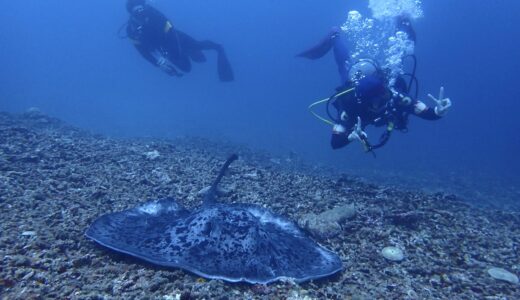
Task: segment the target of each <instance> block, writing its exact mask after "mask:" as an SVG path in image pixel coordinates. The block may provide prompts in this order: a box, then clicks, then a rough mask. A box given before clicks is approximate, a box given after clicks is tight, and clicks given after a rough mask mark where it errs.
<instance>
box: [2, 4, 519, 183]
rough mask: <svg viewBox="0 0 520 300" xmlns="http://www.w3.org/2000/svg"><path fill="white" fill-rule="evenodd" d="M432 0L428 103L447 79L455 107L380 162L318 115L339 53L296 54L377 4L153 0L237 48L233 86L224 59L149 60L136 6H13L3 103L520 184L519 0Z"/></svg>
mask: <svg viewBox="0 0 520 300" xmlns="http://www.w3.org/2000/svg"><path fill="white" fill-rule="evenodd" d="M424 2H425V3H424V5H423V8H424V11H425V17H424V18H422V19H420V20H418V21H417V22H416V23H415V27H416V31H417V33H418V44H417V47H416V54H417V57H418V60H419V69H418V77H419V80H420V83H421V93H420V98H422V99H424V101H425V102H426V103H429V104H432V103H431V102H429V101H430V100H429V99H427V97H426V94H427V93H432V94H434V95H437V93H438V89H439V86H441V85H444V86H445V88H446V94H447V96H449V97H450V98H451V99H452V101H453V109H452V110H451V111H450V112H449V114H448V115H447V117H446V118H445V119H443V120H440V121H437V122H428V121H424V120H420V119H416V118H414V117H411V119H412V120H411V124H410V132H409V133H407V134H401V133H397V134H395V135H394V136H393V137H392V139H391V141H390V142H389V144H388V145H387V146H386V147H385V148H384V149H382V150H380V151H378V158H377V159H374V158H372V156H371V155H366V154H364V153H362V151H361V147H360V146H359V145H351V146H349V147H348V148H346V149H343V150H340V151H332V150H331V149H330V146H329V139H330V128H329V127H328V126H327V125H324V124H323V123H320V122H319V121H317V120H316V119H314V118H313V117H312V116H311V115H310V114H309V113H308V111H307V106H308V105H309V104H310V103H311V102H313V101H315V100H317V99H321V98H323V97H326V96H328V95H330V94H331V93H332V92H333V89H334V88H335V87H336V86H337V85H338V83H339V81H338V76H337V74H336V69H335V65H334V63H333V59H332V56H328V57H326V58H324V59H322V60H320V61H314V62H311V61H306V60H301V59H296V58H294V55H295V54H296V53H297V52H299V51H301V50H303V49H304V48H306V47H308V46H310V45H312V44H313V43H314V42H316V41H317V40H318V39H320V38H321V37H322V36H323V35H324V34H325V33H326V32H327V31H328V30H329V28H330V27H331V26H334V25H340V24H342V23H343V22H344V21H345V19H346V15H347V12H348V11H349V10H351V9H358V10H360V11H361V12H362V13H364V14H366V13H367V12H368V10H367V8H366V7H367V2H365V1H346V0H341V1H339V0H327V1H323V0H321V1H318V0H314V1H310V0H285V1H275V0H269V1H260V0H256V1H243V0H226V1H217V0H182V1H179V0H176V1H173V0H157V1H154V5H155V6H156V7H157V8H159V9H160V10H161V11H163V12H164V13H165V14H166V15H167V16H168V17H170V19H171V20H172V21H173V23H174V24H175V25H176V26H177V28H178V29H180V30H183V31H185V32H187V33H189V34H190V35H192V36H194V37H195V38H198V39H211V40H214V41H217V42H219V43H222V44H223V45H224V46H225V49H226V51H227V53H228V56H229V58H230V60H231V62H232V64H233V66H234V69H235V75H236V81H235V82H233V83H225V84H222V83H220V82H218V80H217V75H216V61H215V57H214V56H213V55H212V54H211V55H209V62H208V63H205V64H201V65H196V66H195V67H194V69H193V71H192V73H191V74H189V75H187V76H185V77H184V78H181V79H177V78H171V77H168V76H166V75H164V74H163V73H161V72H160V71H159V70H158V69H156V68H153V67H152V66H151V65H149V63H148V62H146V61H145V60H144V59H142V58H141V57H140V56H139V54H138V53H137V52H136V51H135V50H134V49H133V47H132V46H131V44H130V42H129V41H128V40H124V39H119V38H118V37H117V30H118V28H119V27H120V26H121V25H122V24H124V23H125V22H126V20H127V17H128V16H127V13H126V11H125V8H124V3H125V2H124V1H106V0H104V1H102V0H92V1H63V0H45V1H42V0H17V1H4V2H3V3H2V9H1V10H0V25H1V27H2V30H1V31H0V43H1V46H0V47H1V48H0V49H1V53H0V61H1V65H2V67H1V69H0V72H1V73H0V74H1V85H0V110H2V111H12V112H21V111H24V110H26V109H27V108H29V107H33V106H34V107H38V108H40V109H41V110H42V111H44V112H46V113H48V114H51V115H53V116H56V117H59V118H61V119H64V120H66V121H68V122H70V123H72V124H74V125H77V126H80V127H83V128H87V129H92V130H94V131H97V132H102V133H107V134H111V135H117V136H159V137H176V136H180V135H197V136H205V137H211V138H224V139H229V140H232V141H234V142H237V143H245V144H248V145H251V146H252V147H254V148H261V149H267V150H269V151H272V152H274V153H279V154H286V153H288V152H289V151H294V152H295V153H296V154H298V155H300V156H302V157H304V158H305V159H307V160H311V161H313V162H319V163H323V164H333V165H334V168H336V169H338V170H339V169H342V170H347V171H348V170H357V171H360V172H363V171H366V172H377V173H381V174H388V173H393V172H400V173H405V174H408V176H410V177H413V176H415V174H421V173H422V172H424V171H432V172H433V173H434V174H437V175H436V176H442V177H445V176H450V174H462V175H463V176H466V177H468V178H472V176H474V175H475V178H477V177H478V176H481V175H482V174H484V175H485V176H484V177H486V176H489V177H490V178H495V179H498V180H503V181H506V180H511V179H512V180H513V182H517V180H518V170H520V159H519V158H518V152H519V150H520V139H519V138H518V133H519V132H520V126H519V125H520V121H519V120H518V117H517V116H518V114H519V112H520V101H519V100H520V99H519V96H518V95H519V93H518V90H519V88H518V87H519V83H518V78H517V74H518V73H519V70H520V59H519V58H520V57H519V53H520V42H519V41H518V38H519V37H520V22H519V21H518V15H520V2H518V1H512V0H511V1H505V0H502V1H500V0H497V1H490V0H483V1H468V0H458V1H452V0H435V1H434V0H429V1H424ZM369 133H370V136H371V138H372V139H373V140H374V139H377V137H378V135H379V133H378V132H376V131H370V132H369ZM479 174H480V175H479ZM477 175H478V176H477ZM459 176H460V175H459ZM475 180H477V179H475ZM432 184H434V183H432Z"/></svg>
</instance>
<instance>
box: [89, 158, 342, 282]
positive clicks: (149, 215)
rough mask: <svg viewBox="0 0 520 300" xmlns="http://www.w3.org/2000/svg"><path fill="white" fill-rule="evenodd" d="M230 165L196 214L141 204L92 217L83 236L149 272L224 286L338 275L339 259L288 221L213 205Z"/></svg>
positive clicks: (172, 204) (165, 202)
mask: <svg viewBox="0 0 520 300" xmlns="http://www.w3.org/2000/svg"><path fill="white" fill-rule="evenodd" d="M235 159H237V156H236V155H233V156H231V157H230V158H229V159H228V160H227V161H226V163H225V164H224V166H223V167H222V169H221V170H220V173H219V174H218V176H217V178H216V179H215V181H214V182H213V184H212V185H211V187H210V189H209V191H208V192H207V193H206V195H205V197H204V200H203V204H202V206H201V207H199V208H198V209H195V210H193V211H190V210H188V209H186V208H184V207H183V206H181V205H180V204H179V203H177V202H176V201H175V200H174V199H172V198H165V199H158V200H153V201H148V202H146V203H144V204H142V205H139V206H137V207H135V208H132V209H128V210H124V211H121V212H115V213H109V214H106V215H103V216H101V217H99V218H98V219H96V220H95V221H94V223H93V224H92V225H91V226H90V227H89V228H88V229H87V231H86V233H85V234H86V236H87V237H88V238H90V239H92V240H93V241H95V242H97V243H99V244H101V245H102V246H105V247H107V248H109V249H112V250H114V251H117V252H121V253H125V254H128V255H131V256H133V257H136V258H138V259H142V260H144V261H147V262H149V263H152V264H155V265H159V266H162V267H173V268H181V269H184V270H187V271H189V272H192V273H195V274H197V275H199V276H201V277H204V278H208V279H221V280H224V281H228V282H248V283H251V284H268V283H271V282H273V281H277V280H284V279H285V280H293V281H295V282H303V281H307V280H312V279H317V278H322V277H326V276H329V275H332V274H335V273H337V272H339V271H340V270H341V269H342V263H341V260H340V258H339V257H338V256H337V255H336V254H335V253H333V252H331V251H329V250H327V249H325V248H324V247H322V246H320V245H318V244H317V243H316V242H314V241H313V240H312V239H310V238H309V237H307V236H306V234H305V233H304V232H303V231H302V230H300V229H299V228H298V227H297V226H296V225H295V224H294V223H293V222H292V221H290V220H288V219H286V218H284V217H282V216H280V215H278V214H275V213H272V212H270V211H269V210H267V209H265V208H263V207H261V206H258V205H252V204H245V203H234V204H224V203H219V202H217V185H218V184H219V182H220V180H221V179H222V177H223V176H224V174H225V172H226V170H227V168H228V167H229V165H230V164H231V162H233V161H234V160H235Z"/></svg>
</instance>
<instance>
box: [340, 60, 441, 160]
mask: <svg viewBox="0 0 520 300" xmlns="http://www.w3.org/2000/svg"><path fill="white" fill-rule="evenodd" d="M359 65H361V66H359ZM352 72H355V74H352ZM350 74H351V75H352V76H353V80H350V81H348V82H347V84H346V85H345V86H343V87H341V88H340V91H345V93H343V94H341V95H340V96H338V97H336V98H335V99H334V102H333V103H332V105H333V106H334V107H335V108H336V110H337V112H338V115H337V117H336V118H335V122H336V124H335V125H334V126H333V128H332V138H331V146H332V148H333V149H338V148H341V147H344V146H346V145H348V144H349V143H350V142H352V141H356V140H358V141H360V142H361V143H362V144H363V146H364V147H365V150H366V151H372V150H373V149H377V148H379V147H382V146H383V145H384V144H386V142H387V141H388V139H389V138H390V134H391V132H392V131H393V130H394V129H397V130H401V131H406V130H407V125H408V116H409V115H415V116H417V117H419V118H421V119H425V120H438V119H440V118H441V117H442V116H443V115H444V114H446V112H447V111H448V109H449V108H450V106H451V100H450V99H449V98H444V88H442V87H441V90H440V94H439V97H438V98H435V97H433V96H432V95H429V97H430V98H431V99H432V100H434V101H435V102H436V103H437V105H436V106H435V107H433V108H432V107H428V106H427V105H426V104H424V103H423V102H421V101H419V100H417V99H413V98H412V97H411V96H410V95H408V94H407V92H406V90H407V85H406V82H405V80H404V79H403V78H402V77H399V78H398V79H397V80H396V83H395V84H394V85H393V86H391V87H389V86H388V84H387V82H386V81H385V77H384V73H382V72H381V71H380V70H378V69H377V68H375V67H373V62H370V61H368V60H365V61H361V62H358V63H357V64H354V65H353V66H352V68H351V71H350ZM367 125H374V126H376V127H381V126H386V130H385V131H384V133H383V135H382V136H381V138H380V140H379V142H378V144H375V145H372V144H370V143H369V142H368V136H367V134H366V133H365V132H364V131H363V130H364V129H365V127H366V126H367Z"/></svg>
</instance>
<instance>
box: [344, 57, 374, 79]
mask: <svg viewBox="0 0 520 300" xmlns="http://www.w3.org/2000/svg"><path fill="white" fill-rule="evenodd" d="M378 73H380V69H379V66H378V65H377V63H376V62H375V61H373V60H371V59H361V60H359V61H357V62H356V63H354V64H353V65H352V66H351V67H350V69H349V70H348V78H349V80H350V81H352V82H357V81H359V80H361V79H363V78H365V77H367V76H372V75H377V74H378Z"/></svg>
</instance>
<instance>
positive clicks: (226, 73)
mask: <svg viewBox="0 0 520 300" xmlns="http://www.w3.org/2000/svg"><path fill="white" fill-rule="evenodd" d="M217 71H218V78H219V79H220V81H224V82H229V81H233V80H234V79H235V76H234V74H233V69H232V68H231V64H230V63H229V60H228V58H227V56H226V52H225V51H224V49H223V48H220V49H218V50H217Z"/></svg>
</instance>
